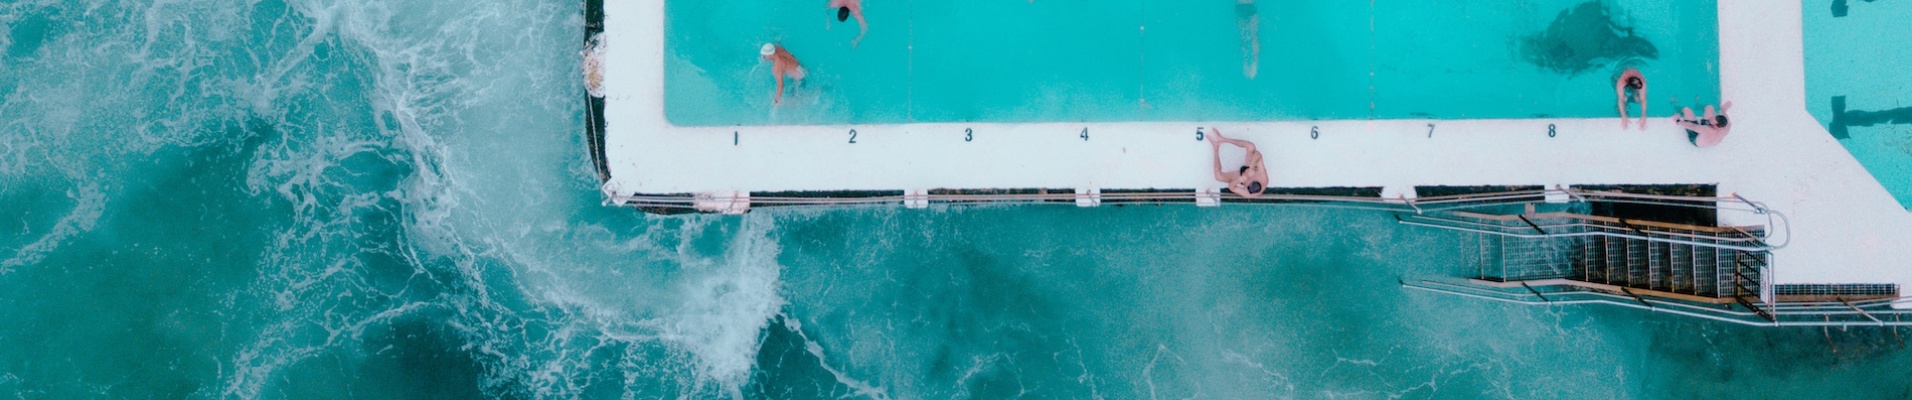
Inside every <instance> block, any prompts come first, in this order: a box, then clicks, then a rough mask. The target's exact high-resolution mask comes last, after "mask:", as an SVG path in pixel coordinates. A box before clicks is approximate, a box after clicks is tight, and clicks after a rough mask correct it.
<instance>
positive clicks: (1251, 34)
mask: <svg viewBox="0 0 1912 400" xmlns="http://www.w3.org/2000/svg"><path fill="white" fill-rule="evenodd" d="M1235 26H1237V27H1240V28H1241V74H1242V75H1246V76H1248V79H1255V73H1256V72H1259V71H1257V70H1259V69H1261V67H1260V65H1259V64H1260V63H1261V38H1260V37H1258V36H1259V34H1258V32H1260V30H1261V15H1259V12H1258V11H1257V10H1256V9H1255V0H1236V1H1235Z"/></svg>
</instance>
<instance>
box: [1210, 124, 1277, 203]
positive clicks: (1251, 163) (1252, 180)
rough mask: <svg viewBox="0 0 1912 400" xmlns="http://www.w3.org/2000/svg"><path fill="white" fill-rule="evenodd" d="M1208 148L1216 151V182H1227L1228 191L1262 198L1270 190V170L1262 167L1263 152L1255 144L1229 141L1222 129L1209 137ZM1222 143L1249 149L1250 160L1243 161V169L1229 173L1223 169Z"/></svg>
mask: <svg viewBox="0 0 1912 400" xmlns="http://www.w3.org/2000/svg"><path fill="white" fill-rule="evenodd" d="M1208 137H1209V138H1210V140H1209V141H1208V147H1210V148H1211V149H1213V150H1214V151H1215V180H1218V181H1222V182H1227V183H1228V191H1231V192H1235V194H1236V195H1239V196H1241V197H1245V198H1250V199H1252V198H1256V197H1261V193H1262V191H1264V190H1267V188H1268V168H1267V167H1266V166H1264V165H1262V161H1261V151H1259V150H1256V149H1255V144H1254V143H1250V142H1249V141H1246V140H1241V139H1229V138H1227V137H1223V136H1222V130H1221V129H1215V130H1214V131H1213V132H1211V134H1210V135H1208ZM1222 143H1228V144H1232V145H1236V146H1240V147H1242V148H1245V149H1248V158H1246V159H1243V160H1242V164H1244V165H1242V166H1241V169H1239V170H1236V171H1235V172H1227V171H1225V170H1223V169H1222Z"/></svg>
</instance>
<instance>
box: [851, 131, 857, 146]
mask: <svg viewBox="0 0 1912 400" xmlns="http://www.w3.org/2000/svg"><path fill="white" fill-rule="evenodd" d="M850 144H856V130H855V129H851V130H850Z"/></svg>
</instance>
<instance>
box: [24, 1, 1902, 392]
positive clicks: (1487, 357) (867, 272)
mask: <svg viewBox="0 0 1912 400" xmlns="http://www.w3.org/2000/svg"><path fill="white" fill-rule="evenodd" d="M582 15H583V11H582V7H581V4H578V3H576V2H545V1H485V0H480V1H472V2H441V1H411V0H394V1H360V0H336V1H291V2H283V1H272V0H262V1H257V2H161V1H154V2H140V1H123V2H103V1H83V0H53V1H31V0H24V1H14V2H8V3H4V4H0V28H3V29H0V32H4V36H0V55H4V58H0V95H4V96H5V97H4V102H3V103H0V211H4V212H3V213H0V232H5V234H0V397H15V398H274V399H283V398H315V399H316V398H324V399H333V398H421V399H430V398H474V397H497V398H640V399H648V398H774V399H821V398H845V397H848V398H893V399H917V398H988V399H995V398H1013V397H1026V398H1189V397H1202V398H1375V399H1379V398H1463V399H1475V398H1728V397H1731V398H1906V397H1909V396H1912V355H1908V354H1909V353H1908V352H1907V351H1905V350H1904V346H1903V344H1902V342H1900V341H1899V339H1900V337H1899V336H1897V335H1899V334H1912V332H1894V331H1889V330H1876V329H1852V330H1838V329H1833V330H1825V331H1822V330H1818V329H1761V328H1752V327H1741V326H1732V325H1722V324H1718V323H1711V322H1704V321H1695V320H1691V319H1685V318H1677V317H1671V316H1664V315H1656V314H1651V313H1647V312H1640V311H1633V310H1625V309H1618V308H1608V307H1525V306H1512V305H1503V304H1497V303H1488V302H1481V301H1474V300H1469V299H1462V298H1454V297H1446V296H1440V295H1434V294H1429V293H1422V292H1412V291H1406V290H1403V289H1401V288H1399V287H1398V286H1397V284H1396V282H1397V280H1399V279H1415V278H1420V277H1429V276H1446V275H1449V274H1455V273H1459V272H1463V271H1465V270H1466V269H1467V268H1468V265H1470V264H1469V263H1470V262H1472V259H1471V258H1470V257H1473V256H1472V255H1471V253H1470V252H1469V251H1468V249H1469V247H1466V246H1467V243H1469V242H1467V241H1466V240H1465V239H1466V238H1465V237H1460V236H1455V235H1451V234H1446V233H1439V232H1428V231H1423V230H1418V229H1414V228H1410V227H1404V226H1400V225H1396V224H1394V223H1393V222H1392V219H1391V218H1388V217H1387V216H1386V215H1384V214H1376V213H1371V212H1359V211H1346V210H1337V209H1324V208H1305V207H1297V206H1289V207H1224V208H1220V209H1197V208H1192V207H1168V206H1143V207H1135V206H1131V207H1104V208H1098V209H1077V208H1073V207H1067V206H1062V207H1044V206H1025V207H976V208H939V209H931V210H906V209H900V208H859V209H844V210H802V209H796V210H759V211H756V212H753V213H751V214H749V215H745V216H708V215H692V216H670V217H662V216H649V215H643V214H640V213H638V212H636V211H635V210H631V209H624V208H609V207H603V206H602V205H601V201H602V199H601V197H600V194H599V193H598V192H597V191H596V190H595V188H594V186H595V182H594V177H593V173H592V169H591V167H590V162H589V159H588V157H587V156H586V155H585V153H584V149H585V144H584V143H583V135H582V133H581V132H580V131H581V125H582V123H583V119H584V117H583V112H584V110H583V107H582V105H581V104H580V103H581V102H580V101H579V100H580V99H581V97H582V88H581V87H580V85H579V84H578V82H579V80H580V79H581V76H582V74H581V73H580V72H579V71H580V69H581V67H580V61H579V55H578V51H579V49H578V43H579V41H580V37H581V36H582V28H581V26H582V18H583V17H582ZM873 29H875V28H873ZM871 35H872V36H871V37H870V38H869V39H866V40H868V41H870V42H867V43H865V45H872V44H874V43H875V41H876V40H878V38H879V36H876V35H878V33H877V32H876V31H874V30H873V31H872V33H871Z"/></svg>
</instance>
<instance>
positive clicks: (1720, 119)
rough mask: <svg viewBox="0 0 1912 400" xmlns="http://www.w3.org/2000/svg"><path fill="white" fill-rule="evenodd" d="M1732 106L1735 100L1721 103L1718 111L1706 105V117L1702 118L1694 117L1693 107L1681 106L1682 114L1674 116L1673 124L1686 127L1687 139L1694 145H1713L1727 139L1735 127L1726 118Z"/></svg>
mask: <svg viewBox="0 0 1912 400" xmlns="http://www.w3.org/2000/svg"><path fill="white" fill-rule="evenodd" d="M1731 108H1733V102H1730V101H1728V102H1726V103H1723V104H1720V105H1719V111H1718V112H1717V113H1715V112H1714V111H1713V106H1706V117H1705V118H1701V119H1695V118H1693V108H1692V107H1686V108H1681V109H1680V115H1675V116H1673V124H1675V125H1679V126H1680V127H1681V128H1686V141H1688V142H1692V143H1693V145H1694V146H1698V147H1713V146H1715V145H1718V144H1719V142H1720V141H1722V140H1726V133H1727V132H1728V131H1731V130H1732V129H1733V127H1732V125H1729V124H1728V121H1727V120H1726V110H1728V109H1731ZM1681 117H1685V118H1681Z"/></svg>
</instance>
